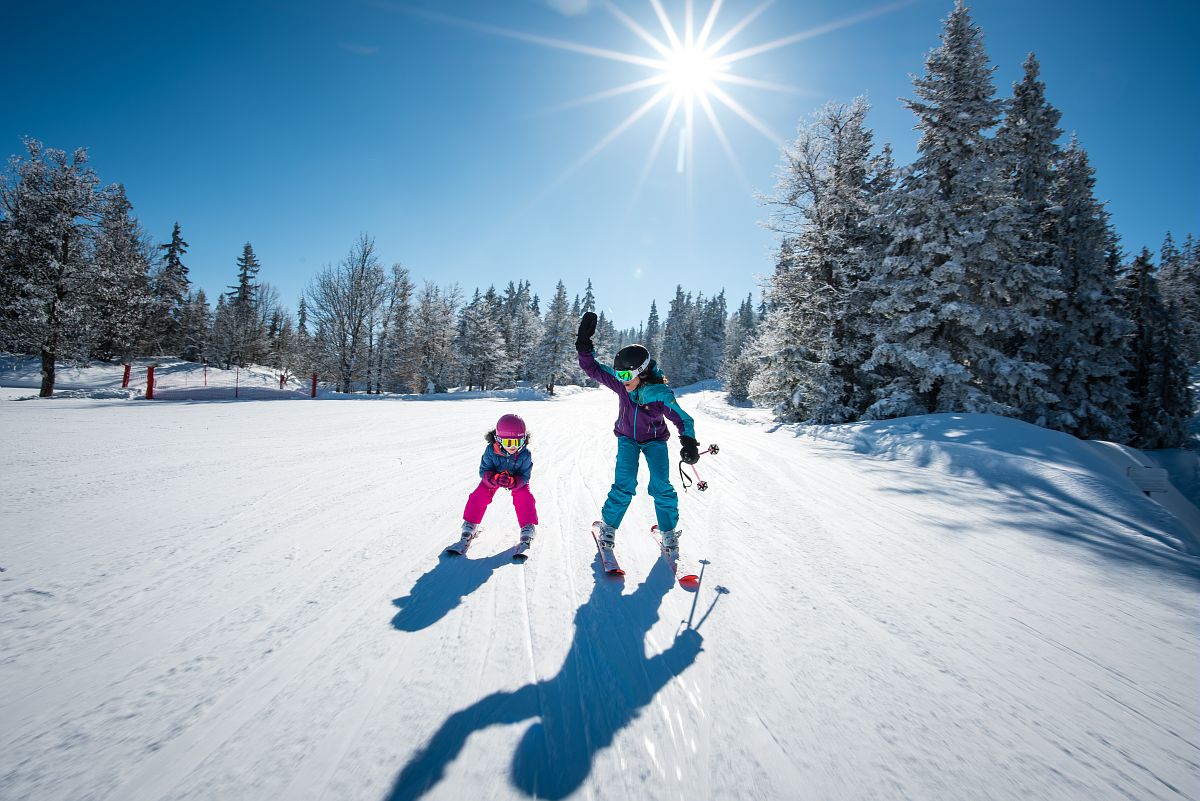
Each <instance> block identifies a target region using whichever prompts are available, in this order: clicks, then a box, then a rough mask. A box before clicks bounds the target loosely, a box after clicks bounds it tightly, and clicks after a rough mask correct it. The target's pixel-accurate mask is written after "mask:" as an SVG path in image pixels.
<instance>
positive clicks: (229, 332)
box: [0, 2, 1200, 447]
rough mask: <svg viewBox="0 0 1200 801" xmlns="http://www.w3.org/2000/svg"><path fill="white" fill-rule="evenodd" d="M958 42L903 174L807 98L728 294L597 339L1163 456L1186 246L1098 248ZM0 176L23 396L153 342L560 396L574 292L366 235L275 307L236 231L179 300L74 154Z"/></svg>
mask: <svg viewBox="0 0 1200 801" xmlns="http://www.w3.org/2000/svg"><path fill="white" fill-rule="evenodd" d="M992 71H993V68H992V67H990V66H989V64H988V58H987V54H986V52H985V50H984V47H983V40H982V32H981V31H980V29H979V28H978V27H977V26H976V25H974V23H973V22H972V21H971V19H970V16H969V12H968V10H967V8H966V6H965V5H964V4H963V3H962V2H959V3H957V5H956V7H955V9H954V10H953V12H952V13H951V14H950V15H949V17H948V18H947V19H946V23H945V27H944V30H943V34H942V37H941V44H940V46H939V47H937V48H936V49H934V50H933V51H931V52H930V54H929V55H928V57H927V59H926V72H925V74H924V75H921V76H918V77H916V78H915V80H914V90H915V91H914V94H915V95H916V97H915V98H914V99H909V100H905V101H904V102H905V104H906V105H907V106H908V107H909V108H910V109H911V110H912V111H913V113H914V114H915V115H916V118H917V126H918V129H919V130H920V131H921V139H920V142H919V144H918V155H917V159H916V161H915V162H914V163H913V164H912V165H909V166H907V167H898V166H897V165H896V164H895V163H894V161H893V158H892V155H891V149H890V147H889V146H887V145H885V146H883V147H882V148H881V149H879V150H876V148H875V147H874V136H873V133H872V132H871V130H870V129H869V128H868V127H867V124H866V118H867V115H868V113H869V110H870V109H869V105H868V104H867V103H866V101H865V100H863V99H861V98H860V99H856V100H854V101H853V102H851V103H849V104H830V105H827V106H826V107H824V108H823V109H821V110H819V111H818V112H817V113H816V114H815V115H813V118H812V119H811V120H810V121H808V122H807V123H806V124H804V125H802V126H801V128H800V130H799V133H798V136H797V138H796V140H795V142H794V143H792V144H790V145H789V146H787V147H785V148H784V154H783V160H782V164H781V168H780V171H779V176H778V178H779V180H778V185H777V188H776V191H775V192H774V194H772V195H771V196H769V197H766V198H764V201H765V202H766V203H767V204H768V205H769V206H770V208H771V209H772V214H771V220H770V223H769V225H770V227H771V228H772V229H773V230H775V231H776V232H777V233H778V234H779V245H778V249H777V252H776V259H775V269H774V273H773V275H771V276H770V277H769V278H768V279H767V281H766V283H765V286H764V288H763V298H762V301H761V302H760V303H759V304H758V305H757V306H755V305H754V303H753V299H752V297H749V296H748V297H747V298H745V299H744V300H743V301H742V302H741V303H740V304H739V306H738V308H737V309H736V310H735V311H733V312H732V313H730V311H729V310H728V308H727V305H726V299H725V294H724V291H721V292H719V293H717V294H716V295H712V296H708V297H706V296H705V295H704V294H703V293H699V292H697V293H691V292H685V290H684V288H683V287H682V286H679V287H677V288H676V293H675V297H674V298H672V299H671V301H670V303H669V305H668V307H667V309H666V314H665V317H660V312H659V309H658V306H657V303H656V302H655V301H651V304H650V308H649V312H648V316H647V318H646V321H645V323H644V324H639V325H638V327H637V328H629V329H617V328H615V327H614V326H613V324H612V323H611V322H610V321H609V320H608V319H607V318H606V316H605V315H604V314H603V313H600V315H599V325H598V329H597V334H596V338H595V339H596V343H597V348H598V350H599V351H600V352H601V353H602V354H603V353H609V354H611V353H615V351H616V350H618V349H619V348H620V347H622V346H623V345H625V344H628V343H629V342H634V341H637V342H641V343H643V344H645V345H646V346H647V347H648V349H649V350H650V352H651V353H652V354H654V355H655V356H656V358H657V359H658V362H659V365H660V366H661V367H662V368H663V369H664V371H665V372H666V373H667V375H668V377H669V378H670V379H671V380H672V382H673V383H675V384H676V385H686V384H691V383H694V382H697V381H702V380H706V379H713V378H719V379H720V380H721V382H722V383H723V385H724V386H725V388H726V389H727V390H728V391H729V393H730V395H731V396H732V397H733V398H735V399H737V400H743V401H751V402H754V403H757V404H760V405H764V406H768V407H770V408H773V409H774V411H775V414H776V416H777V418H778V419H780V420H781V421H785V422H818V423H836V422H846V421H854V420H870V419H883V418H890V417H898V416H904V415H912V414H929V413H938V412H983V413H993V414H1001V415H1007V416H1014V417H1019V418H1022V419H1025V420H1028V421H1030V422H1033V423H1035V424H1038V425H1042V426H1047V427H1051V428H1055V429H1058V430H1062V431H1066V432H1068V433H1071V434H1074V435H1077V436H1080V437H1083V438H1089V439H1106V440H1112V441H1117V442H1126V443H1131V444H1135V445H1138V446H1141V447H1171V446H1175V445H1179V444H1181V443H1183V442H1184V441H1185V440H1186V438H1187V436H1188V431H1187V426H1188V421H1189V419H1190V417H1191V415H1192V408H1193V406H1192V403H1193V401H1192V397H1191V391H1190V386H1189V383H1190V382H1189V368H1190V367H1191V366H1192V365H1195V364H1196V363H1197V361H1198V360H1200V246H1198V245H1197V242H1196V240H1195V238H1194V237H1193V236H1192V235H1190V234H1189V235H1187V237H1186V238H1185V240H1184V241H1183V243H1182V245H1178V244H1176V242H1175V240H1174V238H1173V237H1172V236H1171V235H1170V234H1167V236H1166V239H1165V241H1164V243H1163V246H1162V248H1161V250H1160V252H1159V256H1158V263H1157V264H1155V263H1154V256H1153V255H1152V254H1151V253H1150V252H1149V251H1148V250H1145V249H1143V250H1142V251H1141V252H1140V253H1139V254H1137V255H1136V256H1135V257H1133V258H1132V259H1129V258H1127V257H1126V255H1125V254H1124V253H1123V252H1122V249H1121V245H1120V242H1119V239H1118V237H1117V235H1116V233H1115V230H1114V228H1113V225H1112V223H1111V220H1110V218H1109V214H1108V212H1107V211H1106V209H1105V207H1104V204H1103V203H1102V202H1101V201H1099V200H1097V198H1096V197H1095V171H1094V170H1093V168H1092V167H1091V165H1090V164H1089V161H1088V156H1087V153H1086V151H1085V150H1084V149H1083V147H1082V146H1081V145H1080V144H1079V142H1078V141H1077V140H1076V138H1075V137H1074V136H1072V137H1071V139H1070V140H1069V142H1068V144H1066V145H1065V146H1064V145H1062V144H1060V140H1061V139H1062V130H1061V129H1060V128H1059V127H1058V125H1059V121H1060V118H1061V114H1060V112H1059V111H1058V110H1057V109H1055V108H1054V107H1053V105H1051V104H1050V102H1049V101H1048V100H1047V99H1046V94H1045V85H1044V83H1043V82H1042V81H1041V80H1040V77H1039V73H1040V69H1039V65H1038V62H1037V59H1036V58H1035V57H1034V56H1033V55H1032V54H1030V56H1029V57H1028V59H1027V60H1026V62H1025V64H1024V76H1023V79H1022V80H1021V81H1020V82H1019V83H1017V84H1015V85H1014V87H1013V93H1012V96H1011V97H1009V98H1004V99H1001V98H998V97H996V92H995V88H994V86H993V83H992V77H991V76H992ZM25 148H26V154H25V156H24V157H13V158H12V159H11V161H10V163H9V169H8V172H7V174H6V176H5V181H4V183H3V185H2V186H0V348H2V349H4V350H6V351H10V352H16V353H25V354H32V355H36V356H39V357H40V358H41V361H42V372H43V382H42V394H43V395H48V394H50V393H51V392H53V386H54V365H55V363H56V361H62V360H77V361H82V360H87V359H90V358H99V359H110V360H113V359H121V360H124V359H128V358H131V357H133V356H135V355H152V354H162V355H166V354H170V355H178V356H181V357H182V358H185V359H190V360H196V361H199V360H206V361H211V362H213V363H219V364H223V365H225V366H232V365H235V364H237V365H243V366H244V365H247V364H250V363H256V364H264V365H268V366H272V367H274V368H275V369H278V370H280V371H281V372H283V373H285V374H293V375H299V374H308V373H310V372H312V371H316V372H318V373H319V374H321V375H322V376H324V377H325V378H326V379H327V380H329V381H331V382H332V383H334V384H335V385H336V386H337V388H338V389H339V390H341V391H343V392H353V391H363V392H376V393H378V392H433V391H439V392H440V391H445V390H447V389H449V388H451V387H464V388H467V389H493V388H502V387H510V386H514V385H516V384H518V383H519V382H525V383H528V384H529V385H533V386H540V387H544V388H545V389H546V390H547V391H549V392H551V393H553V392H554V390H555V388H556V387H559V386H562V385H564V384H584V383H586V379H585V378H584V376H583V375H582V374H581V372H580V371H579V370H578V367H577V365H576V363H575V354H574V350H573V345H572V343H573V341H574V332H575V327H576V325H577V322H578V319H579V317H580V315H581V314H582V313H583V312H585V311H596V307H597V304H596V298H595V295H594V292H593V289H592V284H591V282H590V281H588V282H587V286H586V288H585V290H584V293H583V295H582V296H580V295H578V294H576V295H574V297H573V299H569V297H568V292H567V288H566V286H565V284H564V283H563V282H562V281H559V282H558V283H557V286H556V287H555V288H554V292H553V294H552V295H551V296H550V297H549V300H548V301H544V300H543V299H542V298H540V297H539V296H538V295H537V294H536V293H535V292H534V290H533V287H532V286H531V285H530V283H529V282H528V281H518V282H512V281H510V282H509V283H508V285H507V286H506V287H505V288H504V289H503V290H498V289H497V288H496V287H495V286H491V287H488V288H487V289H480V288H477V289H475V290H474V292H473V293H472V294H471V295H470V297H468V296H467V295H466V294H465V293H464V291H463V290H462V289H461V288H460V287H459V286H457V285H451V286H449V287H442V286H438V285H437V284H435V283H433V282H429V281H426V282H424V283H422V284H421V285H420V286H418V285H417V284H416V283H415V282H414V280H413V278H412V276H411V274H410V272H409V271H408V269H407V268H405V267H404V266H403V265H402V264H400V263H392V264H391V265H390V266H387V267H385V266H384V263H383V261H382V259H381V257H380V255H379V254H378V252H377V250H376V246H375V242H374V240H373V239H372V238H371V237H370V236H369V235H367V234H362V235H360V237H359V239H358V240H357V241H356V242H354V243H353V244H352V245H351V247H350V248H349V250H348V252H347V253H346V255H345V256H344V257H343V258H342V259H341V260H339V261H338V262H336V263H333V264H327V265H325V266H324V267H323V268H322V269H321V270H320V271H319V272H318V274H317V275H316V276H315V277H314V278H313V279H312V280H311V281H310V283H309V285H308V286H307V287H306V289H305V291H304V294H303V297H302V298H301V300H300V302H299V306H298V308H297V309H296V310H295V313H292V312H290V311H288V310H286V309H285V308H284V307H283V305H282V304H281V303H280V301H279V297H278V293H277V292H276V291H275V290H274V288H273V287H272V286H271V285H270V284H268V283H265V282H263V281H262V280H260V278H259V272H260V270H261V265H260V263H259V260H258V257H257V256H256V254H255V253H254V249H253V247H252V246H251V244H250V243H246V244H245V245H244V247H243V250H242V253H241V255H240V256H239V257H238V258H237V259H236V277H235V278H234V280H233V283H232V284H231V285H230V286H229V287H228V288H227V291H226V292H224V293H222V294H221V295H219V296H218V297H217V300H216V305H215V307H214V306H213V305H211V304H210V302H209V300H208V298H207V297H206V296H205V294H204V292H203V290H200V289H198V288H193V287H192V286H191V282H190V280H189V278H188V270H187V267H186V265H185V257H186V253H187V248H188V243H187V242H186V241H185V240H184V239H183V236H182V232H181V229H180V225H179V224H178V223H177V224H176V225H175V227H174V230H173V231H172V234H171V236H170V238H169V240H168V241H167V242H164V243H161V244H156V243H154V242H153V241H152V240H151V238H150V237H149V236H148V235H147V234H146V233H145V232H144V231H143V230H142V228H141V226H140V224H139V223H138V221H137V220H136V218H135V217H134V216H133V214H132V205H131V203H130V201H129V200H128V198H127V197H126V193H125V190H124V188H123V187H122V186H121V185H120V184H113V185H110V186H107V187H102V186H101V183H100V180H99V178H98V176H96V174H95V173H94V172H93V171H92V170H91V168H90V167H89V166H88V165H87V153H86V151H84V150H76V151H75V152H74V153H72V154H70V155H68V154H66V153H65V152H63V151H59V150H55V149H52V148H46V147H44V146H43V145H42V143H40V142H38V141H36V140H33V139H27V140H26V141H25Z"/></svg>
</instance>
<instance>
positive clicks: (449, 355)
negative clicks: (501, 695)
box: [411, 281, 461, 392]
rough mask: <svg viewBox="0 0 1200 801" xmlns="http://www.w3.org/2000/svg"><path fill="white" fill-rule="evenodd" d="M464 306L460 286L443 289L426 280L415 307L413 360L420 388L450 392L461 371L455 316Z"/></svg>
mask: <svg viewBox="0 0 1200 801" xmlns="http://www.w3.org/2000/svg"><path fill="white" fill-rule="evenodd" d="M460 305H461V294H460V290H459V288H458V287H457V286H452V287H450V288H449V289H448V290H447V291H446V292H444V293H443V292H442V290H441V289H439V288H438V286H437V285H436V284H434V283H433V282H432V281H426V282H425V284H424V286H423V287H422V289H421V291H420V293H418V296H417V303H416V308H415V309H414V310H413V326H412V351H411V362H412V372H413V377H414V383H415V384H416V385H417V390H418V391H420V392H426V391H429V390H432V391H433V392H445V391H447V390H448V389H449V388H450V386H451V384H452V382H453V380H454V377H455V376H456V375H457V374H458V372H459V370H458V364H457V360H456V355H455V350H454V337H455V332H456V328H455V317H456V316H457V314H458V308H459V306H460Z"/></svg>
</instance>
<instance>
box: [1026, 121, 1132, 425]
mask: <svg viewBox="0 0 1200 801" xmlns="http://www.w3.org/2000/svg"><path fill="white" fill-rule="evenodd" d="M1095 185H1096V179H1095V172H1094V171H1093V169H1092V167H1091V165H1090V164H1089V163H1088V156H1087V152H1086V151H1084V150H1083V149H1082V148H1081V147H1080V146H1079V145H1078V143H1077V142H1075V141H1074V139H1072V141H1071V144H1070V146H1069V147H1068V149H1067V150H1066V151H1065V152H1064V153H1063V155H1062V158H1061V161H1060V163H1059V167H1058V170H1057V173H1056V175H1055V176H1054V180H1053V184H1052V186H1051V191H1050V195H1049V199H1050V206H1049V209H1048V214H1049V216H1048V223H1047V229H1046V232H1045V239H1046V242H1047V243H1048V245H1049V248H1050V249H1049V251H1048V257H1049V259H1050V266H1051V268H1052V269H1054V271H1055V272H1056V273H1057V274H1058V276H1059V281H1060V284H1059V287H1060V289H1062V291H1063V293H1064V294H1063V297H1061V298H1059V299H1057V300H1055V301H1053V303H1052V304H1051V306H1050V315H1049V316H1050V317H1051V319H1052V320H1054V322H1055V326H1054V327H1053V329H1052V331H1051V332H1046V333H1043V335H1042V337H1041V339H1040V341H1039V343H1038V352H1039V353H1040V354H1041V357H1042V358H1043V359H1044V360H1045V362H1046V364H1048V365H1049V367H1050V374H1049V379H1050V384H1049V389H1050V391H1051V392H1052V393H1053V394H1054V395H1055V396H1056V400H1055V401H1053V402H1052V403H1050V404H1049V405H1048V406H1047V408H1046V410H1045V418H1046V425H1048V426H1050V427H1051V428H1055V429H1058V430H1059V431H1066V432H1067V433H1069V434H1074V435H1075V436H1077V437H1081V438H1084V439H1103V440H1110V441H1114V442H1126V441H1128V438H1129V433H1130V429H1129V406H1130V395H1129V388H1128V384H1127V382H1126V373H1127V371H1128V370H1129V363H1128V361H1127V360H1126V358H1125V353H1126V346H1125V342H1126V339H1127V336H1128V334H1129V333H1130V329H1131V326H1130V323H1129V321H1128V320H1127V319H1126V317H1125V315H1124V311H1123V308H1122V304H1121V299H1120V297H1119V296H1118V293H1117V281H1118V276H1117V274H1116V271H1115V269H1114V267H1113V265H1112V263H1111V262H1110V260H1109V259H1108V258H1107V254H1106V249H1107V247H1108V242H1109V238H1110V230H1109V228H1110V225H1109V220H1108V213H1107V212H1106V211H1105V209H1104V205H1103V204H1102V203H1100V202H1099V201H1097V200H1096V197H1095Z"/></svg>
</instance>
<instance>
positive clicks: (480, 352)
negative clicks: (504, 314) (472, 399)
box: [455, 287, 509, 390]
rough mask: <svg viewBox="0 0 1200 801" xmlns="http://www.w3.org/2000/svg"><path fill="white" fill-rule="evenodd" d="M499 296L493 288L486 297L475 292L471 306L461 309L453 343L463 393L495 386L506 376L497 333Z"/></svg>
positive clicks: (498, 325)
mask: <svg viewBox="0 0 1200 801" xmlns="http://www.w3.org/2000/svg"><path fill="white" fill-rule="evenodd" d="M499 300H500V299H499V296H498V295H497V294H496V290H495V288H494V287H489V288H488V291H487V293H486V294H482V295H481V294H480V292H479V290H478V289H476V290H475V295H474V297H473V298H472V299H471V302H470V303H468V304H467V305H466V306H464V307H463V310H462V316H461V317H460V320H461V322H460V324H459V333H458V338H457V340H456V343H455V345H456V348H457V352H458V360H459V364H460V365H461V366H462V370H463V381H462V383H463V384H465V385H466V387H467V389H468V390H470V389H489V388H491V387H494V386H496V384H497V383H498V377H499V376H500V375H501V374H504V375H508V374H509V371H508V370H507V361H508V358H507V353H506V352H505V342H504V338H503V336H502V335H501V332H500V319H499V317H500V315H499V314H497V312H498V307H499V305H500V302H499Z"/></svg>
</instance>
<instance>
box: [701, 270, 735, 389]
mask: <svg viewBox="0 0 1200 801" xmlns="http://www.w3.org/2000/svg"><path fill="white" fill-rule="evenodd" d="M697 313H698V323H699V330H698V333H697V359H696V361H697V364H698V368H699V369H698V372H699V375H698V376H697V378H698V380H701V381H704V380H706V379H710V378H716V377H717V376H718V375H719V374H720V372H721V362H722V359H723V357H724V353H725V324H726V323H727V319H726V318H727V316H728V307H727V306H726V303H725V290H724V289H722V290H721V291H720V292H718V293H717V294H716V295H715V296H713V297H711V298H709V299H708V300H707V301H706V302H705V303H704V306H703V308H698V309H697Z"/></svg>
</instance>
